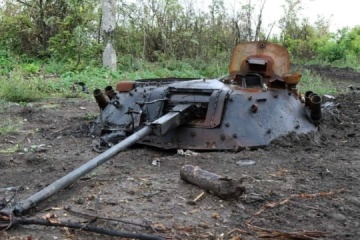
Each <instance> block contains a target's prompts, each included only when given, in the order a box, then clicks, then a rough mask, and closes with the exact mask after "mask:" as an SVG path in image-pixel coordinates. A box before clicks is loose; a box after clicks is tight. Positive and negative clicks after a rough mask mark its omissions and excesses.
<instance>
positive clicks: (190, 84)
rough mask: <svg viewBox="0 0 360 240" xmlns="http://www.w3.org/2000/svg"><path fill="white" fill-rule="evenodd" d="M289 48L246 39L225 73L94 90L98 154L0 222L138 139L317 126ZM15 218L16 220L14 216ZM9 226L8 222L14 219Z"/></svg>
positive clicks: (197, 141) (174, 142) (166, 141)
mask: <svg viewBox="0 0 360 240" xmlns="http://www.w3.org/2000/svg"><path fill="white" fill-rule="evenodd" d="M300 79H301V74H299V73H290V61H289V53H288V52H287V50H286V49H285V48H284V47H282V46H279V45H276V44H273V43H264V42H249V43H241V44H239V45H237V46H236V47H235V49H234V51H233V54H232V57H231V61H230V67H229V75H228V76H226V77H223V78H219V79H196V78H194V79H180V78H163V79H142V80H137V81H130V82H129V81H126V82H119V83H118V84H117V86H116V88H115V90H114V89H113V88H112V87H111V86H108V87H106V88H105V91H104V92H105V93H103V92H102V91H101V90H100V89H96V90H94V96H95V98H96V101H97V103H98V105H99V107H100V109H101V111H100V115H99V116H98V117H97V119H96V120H95V121H94V124H93V126H92V127H91V132H92V134H94V135H97V136H99V138H98V141H95V142H94V149H95V150H98V151H103V150H105V149H107V148H109V147H110V148H109V149H107V150H106V151H105V152H103V153H101V154H100V155H98V156H97V157H95V158H93V159H91V160H90V161H88V162H87V163H85V164H84V165H82V166H80V167H79V168H77V169H75V170H73V171H72V172H70V173H68V174H67V175H65V176H63V177H62V178H60V179H58V180H57V181H55V182H54V183H52V184H50V185H49V186H47V187H45V188H44V189H42V190H41V191H39V192H37V193H35V194H34V195H32V196H30V197H28V198H27V199H25V200H24V201H21V202H18V203H17V204H15V206H13V207H11V208H9V209H3V210H2V211H0V219H5V220H9V221H10V223H9V225H5V227H6V229H7V228H9V226H10V225H11V224H13V223H12V222H11V220H12V219H13V215H21V214H22V213H23V212H25V211H27V210H29V209H30V208H32V207H34V206H36V205H37V204H39V203H40V202H42V201H44V200H45V199H47V198H48V197H50V196H52V195H53V194H54V193H56V192H58V191H59V190H61V189H63V188H64V187H66V186H69V185H70V184H72V183H73V182H75V181H76V180H77V179H79V178H80V177H81V176H84V175H85V174H87V173H89V172H90V171H92V170H93V169H95V168H97V167H98V166H100V165H101V164H103V163H105V162H106V161H108V160H109V159H111V158H112V157H113V156H115V155H116V154H117V153H119V152H120V151H122V150H124V149H126V148H127V147H129V146H131V145H133V144H135V143H139V144H146V145H150V146H155V147H159V148H164V149H180V148H182V149H198V150H238V149H241V148H245V147H250V148H257V147H262V146H266V145H268V144H269V143H270V142H271V141H272V140H274V139H276V138H278V137H280V136H282V135H286V134H289V133H292V132H295V133H297V134H301V133H308V132H312V131H316V130H317V125H318V124H319V121H320V120H321V97H320V96H319V95H317V94H315V93H312V92H311V91H308V92H306V93H305V96H304V99H303V96H301V95H300V94H299V93H298V91H297V88H296V86H297V84H298V83H299V81H300ZM15 222H16V221H15ZM14 224H15V223H14Z"/></svg>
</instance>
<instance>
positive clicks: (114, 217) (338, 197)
mask: <svg viewBox="0 0 360 240" xmlns="http://www.w3.org/2000/svg"><path fill="white" fill-rule="evenodd" d="M3 107H4V109H3V110H2V111H1V119H4V121H5V120H7V119H11V121H12V122H22V125H21V129H20V130H19V131H16V133H12V134H7V135H5V136H4V135H2V136H1V137H0V149H1V154H0V171H1V174H0V183H1V185H0V188H1V189H2V190H1V191H0V200H1V199H2V202H3V203H4V201H5V204H10V203H11V204H12V203H14V202H18V201H21V200H24V199H26V198H27V197H29V196H31V195H32V194H34V193H35V192H37V191H39V190H41V189H42V188H43V187H45V186H47V185H49V184H50V183H52V182H54V181H55V180H57V179H58V178H60V177H62V176H64V175H65V174H66V173H68V172H70V171H71V170H73V169H75V168H77V167H78V166H80V165H82V164H83V163H85V162H87V161H88V160H89V159H92V158H94V157H96V156H97V153H96V152H93V151H92V150H91V142H92V137H91V136H89V135H88V128H89V126H90V123H91V121H92V119H93V117H94V116H95V115H96V114H97V113H98V109H97V106H96V103H95V102H93V101H89V100H85V99H48V100H46V101H43V102H38V103H33V104H29V105H27V106H20V105H17V104H9V105H3ZM359 115H360V93H358V92H355V91H354V92H351V93H349V94H344V95H339V96H337V98H336V99H335V100H334V104H333V105H332V106H330V107H328V108H327V109H326V110H324V112H323V120H322V122H321V125H320V127H319V131H318V132H316V133H312V134H306V135H300V136H297V135H291V134H290V135H288V136H284V137H282V138H280V139H277V140H276V141H274V142H273V143H272V144H271V145H270V146H267V147H266V148H264V149H258V150H250V149H245V150H243V151H241V152H237V153H233V152H199V153H197V154H194V153H192V152H190V153H189V155H180V154H177V152H173V151H167V152H164V151H161V150H158V149H154V148H149V147H143V146H135V147H132V148H130V149H128V150H126V151H124V152H121V153H119V154H118V155H116V156H115V157H114V158H113V159H112V160H111V161H109V162H108V163H106V164H104V165H102V166H100V167H99V168H97V169H96V170H94V171H93V172H91V173H90V174H88V175H87V176H85V177H82V178H81V179H80V180H78V181H77V182H75V183H74V184H72V185H71V186H70V187H67V188H66V189H64V190H62V191H60V192H59V193H58V194H56V195H55V196H53V197H51V198H49V199H48V200H46V201H44V202H43V203H41V204H39V205H38V206H36V207H35V208H33V209H32V210H31V211H30V212H29V213H27V214H26V216H27V217H39V218H41V217H43V216H46V215H47V216H52V219H53V220H55V221H60V220H64V221H73V222H81V223H82V224H91V225H96V226H101V227H104V228H108V229H113V230H117V231H127V232H136V233H144V234H149V235H154V236H161V237H163V238H165V239H233V240H235V239H259V238H260V237H268V238H270V239H318V238H319V239H341V240H343V239H353V240H355V239H359V238H360V230H359V229H360V228H359V226H360V219H359V216H360V187H359V186H360V150H359V145H360V143H359V139H360V133H359ZM244 163H245V164H244ZM185 164H191V165H195V166H199V167H201V168H202V169H205V170H208V171H211V172H214V173H217V174H219V175H223V176H226V177H229V178H234V179H242V181H243V185H244V187H245V189H246V193H245V194H243V195H242V196H241V197H240V198H239V199H238V200H222V199H219V198H218V197H216V196H213V195H211V194H210V193H208V192H205V193H204V194H203V195H202V196H201V197H200V199H199V200H197V201H196V202H195V203H194V201H191V200H194V199H195V198H196V197H197V196H199V195H200V194H202V192H203V190H202V189H200V188H198V187H196V186H193V185H191V184H187V183H185V182H183V181H182V180H181V179H180V176H179V170H180V168H181V167H182V166H183V165H185ZM5 187H17V189H18V191H16V194H14V192H11V191H7V190H6V189H5V190H4V188H5ZM4 199H5V200H4ZM0 203H1V201H0ZM49 214H50V215H49ZM84 214H86V215H84ZM129 223H131V224H129ZM0 224H1V223H0ZM0 238H1V239H33V240H34V239H100V238H101V239H115V237H110V236H105V235H99V234H95V233H88V232H85V231H82V230H71V229H68V228H64V227H62V228H55V227H45V226H37V225H29V226H18V227H16V228H14V229H10V230H7V231H2V232H0Z"/></svg>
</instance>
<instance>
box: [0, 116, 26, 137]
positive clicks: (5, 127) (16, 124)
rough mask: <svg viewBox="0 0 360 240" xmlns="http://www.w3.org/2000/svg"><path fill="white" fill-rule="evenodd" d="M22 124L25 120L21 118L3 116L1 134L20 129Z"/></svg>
mask: <svg viewBox="0 0 360 240" xmlns="http://www.w3.org/2000/svg"><path fill="white" fill-rule="evenodd" d="M22 124H23V122H22V121H20V120H19V119H11V118H9V117H7V118H2V119H1V121H0V136H1V135H5V134H8V133H14V132H17V131H19V130H20V128H21V126H22Z"/></svg>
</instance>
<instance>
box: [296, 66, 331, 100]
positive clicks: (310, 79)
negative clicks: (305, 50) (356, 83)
mask: <svg viewBox="0 0 360 240" xmlns="http://www.w3.org/2000/svg"><path fill="white" fill-rule="evenodd" d="M300 72H301V74H302V77H301V81H300V83H299V84H298V89H299V91H300V92H302V93H305V92H306V91H308V90H311V91H313V92H316V93H317V94H319V95H324V94H336V93H337V91H336V88H335V86H334V84H333V83H332V82H331V81H330V80H327V79H323V78H321V77H320V76H319V75H317V74H314V73H312V72H311V71H309V70H306V69H303V70H301V71H300Z"/></svg>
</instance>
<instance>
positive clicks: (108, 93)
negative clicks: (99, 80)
mask: <svg viewBox="0 0 360 240" xmlns="http://www.w3.org/2000/svg"><path fill="white" fill-rule="evenodd" d="M105 94H106V96H108V98H109V99H110V100H111V99H113V98H114V97H115V95H116V92H115V91H114V89H113V87H112V86H107V87H106V88H105Z"/></svg>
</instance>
